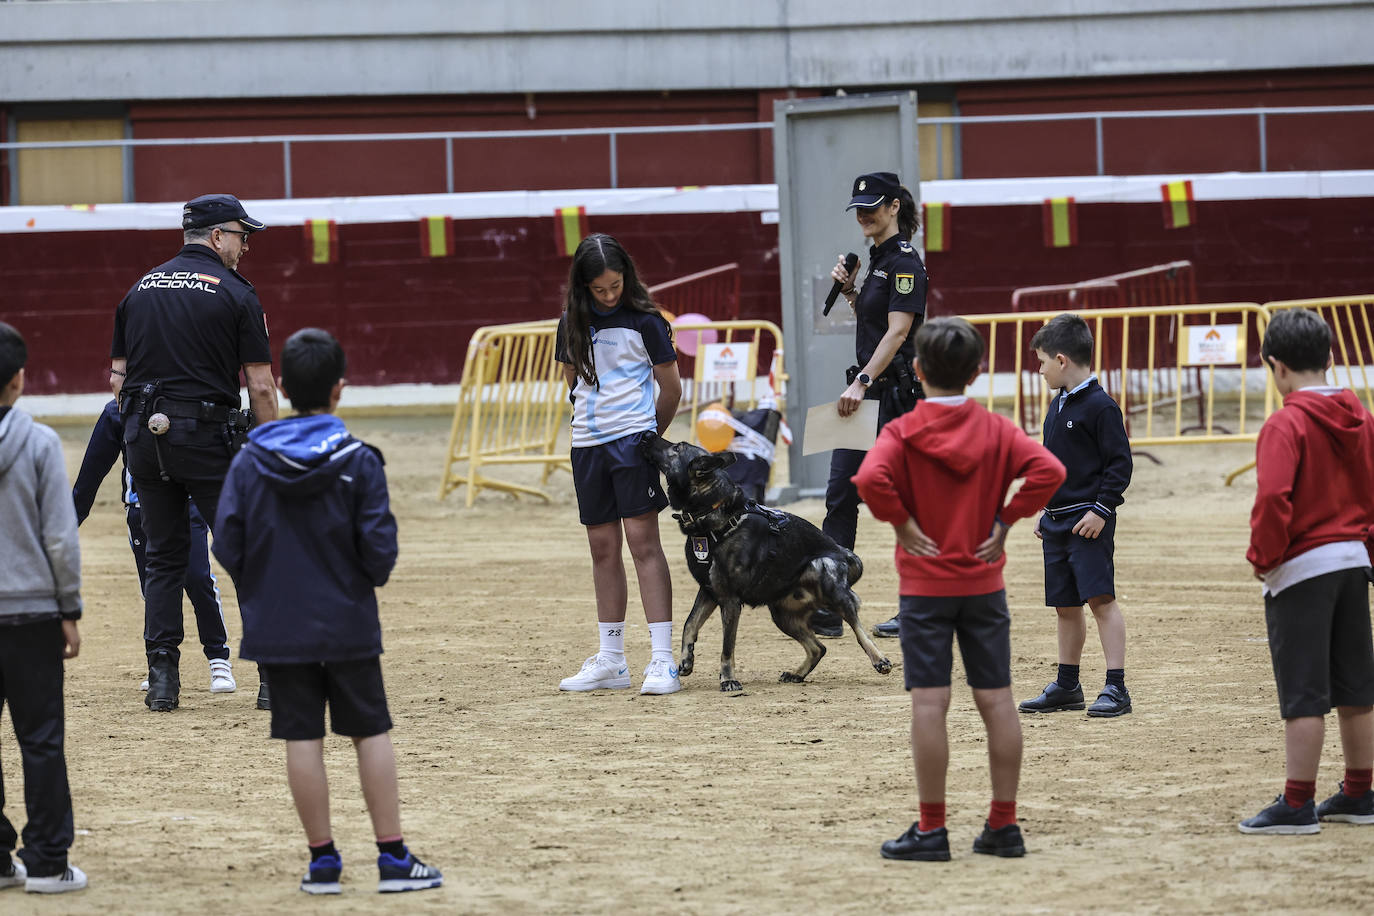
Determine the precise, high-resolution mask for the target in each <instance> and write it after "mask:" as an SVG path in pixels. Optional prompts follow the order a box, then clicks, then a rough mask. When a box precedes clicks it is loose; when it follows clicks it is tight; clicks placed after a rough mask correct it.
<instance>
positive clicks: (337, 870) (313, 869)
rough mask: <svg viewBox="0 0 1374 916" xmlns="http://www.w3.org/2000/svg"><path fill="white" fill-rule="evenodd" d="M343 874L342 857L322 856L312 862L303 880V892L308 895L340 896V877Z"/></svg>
mask: <svg viewBox="0 0 1374 916" xmlns="http://www.w3.org/2000/svg"><path fill="white" fill-rule="evenodd" d="M341 874H343V858H342V857H341V856H320V857H319V858H318V859H314V860H312V861H311V862H310V868H309V870H307V871H306V873H305V877H304V878H302V879H301V890H303V891H305V892H306V893H307V894H338V893H341V892H342V889H341V888H340V887H339V876H340V875H341Z"/></svg>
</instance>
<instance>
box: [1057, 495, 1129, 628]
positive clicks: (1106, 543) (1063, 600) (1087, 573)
mask: <svg viewBox="0 0 1374 916" xmlns="http://www.w3.org/2000/svg"><path fill="white" fill-rule="evenodd" d="M1085 512H1086V510H1085ZM1083 515H1084V512H1075V513H1072V514H1071V515H1069V516H1068V517H1067V518H1062V519H1059V520H1058V521H1056V520H1054V519H1052V518H1050V516H1049V513H1048V512H1047V513H1045V514H1044V515H1042V516H1040V534H1041V535H1043V538H1042V543H1043V546H1044V550H1045V604H1047V605H1048V606H1050V607H1079V606H1081V605H1083V604H1086V603H1087V602H1088V599H1089V598H1096V597H1097V596H1098V595H1111V596H1112V597H1116V581H1115V576H1116V566H1115V564H1114V563H1113V562H1112V554H1113V553H1115V551H1116V515H1115V514H1112V515H1111V516H1110V517H1109V518H1108V519H1107V524H1106V525H1105V526H1103V528H1102V533H1101V534H1099V535H1098V536H1097V537H1095V538H1085V537H1083V536H1082V535H1081V534H1074V533H1073V526H1074V525H1077V524H1078V523H1079V521H1080V520H1081V519H1082V518H1083Z"/></svg>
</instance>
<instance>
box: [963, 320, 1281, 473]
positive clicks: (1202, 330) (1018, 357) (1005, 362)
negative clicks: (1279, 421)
mask: <svg viewBox="0 0 1374 916" xmlns="http://www.w3.org/2000/svg"><path fill="white" fill-rule="evenodd" d="M1076 314H1078V315H1080V316H1081V317H1082V318H1083V319H1084V320H1085V321H1087V322H1088V325H1089V326H1090V327H1091V328H1092V329H1093V339H1094V345H1095V353H1094V369H1095V371H1096V373H1097V376H1098V380H1099V381H1100V382H1101V384H1102V387H1103V388H1104V389H1106V390H1107V393H1108V394H1110V395H1111V396H1112V397H1113V398H1114V399H1115V400H1116V402H1117V403H1118V404H1119V405H1120V406H1121V409H1122V413H1123V414H1124V415H1125V417H1126V424H1127V432H1128V433H1129V435H1130V437H1131V444H1132V445H1134V446H1145V445H1163V444H1171V443H1181V442H1234V441H1253V440H1254V439H1255V438H1256V437H1257V436H1258V433H1259V425H1260V423H1261V422H1262V421H1263V417H1267V416H1268V415H1269V412H1270V410H1271V409H1272V406H1273V393H1274V392H1273V387H1272V382H1271V381H1268V380H1267V379H1266V380H1265V382H1264V384H1265V396H1264V402H1263V416H1262V417H1260V418H1259V422H1256V420H1255V418H1252V417H1250V416H1248V415H1247V412H1248V411H1249V410H1250V409H1251V408H1252V407H1253V406H1254V399H1253V396H1252V395H1251V393H1250V391H1249V389H1250V387H1251V383H1252V382H1253V380H1254V373H1255V372H1256V371H1259V372H1263V370H1255V369H1252V368H1251V367H1250V366H1249V365H1248V347H1249V341H1250V340H1251V338H1252V336H1262V335H1263V333H1264V328H1265V326H1266V324H1267V316H1268V313H1267V312H1266V311H1265V310H1264V309H1263V308H1262V307H1261V306H1259V305H1258V304H1256V303H1253V302H1228V303H1216V304H1205V305H1177V306H1162V307H1157V308H1143V307H1141V308H1112V309H1089V310H1084V311H1080V312H1077V313H1076ZM966 317H967V318H968V320H969V321H970V322H971V323H972V324H974V325H975V326H978V327H984V328H986V329H987V331H986V335H987V342H988V362H987V365H988V367H989V369H988V373H987V377H986V382H984V383H980V382H975V384H974V388H973V389H971V390H970V392H969V393H970V394H971V395H973V396H975V397H982V399H983V400H984V403H985V404H986V405H987V407H988V409H990V410H998V411H1000V412H1003V413H1008V414H1009V415H1010V416H1011V417H1012V418H1013V419H1015V420H1017V421H1018V422H1019V423H1020V424H1021V426H1022V427H1023V428H1024V429H1025V430H1026V431H1027V432H1029V433H1034V432H1036V431H1037V430H1038V427H1039V418H1040V417H1043V416H1044V414H1045V411H1046V409H1047V408H1048V406H1049V397H1050V393H1049V390H1048V389H1046V388H1045V386H1044V385H1043V383H1042V381H1041V379H1040V376H1039V363H1038V361H1037V360H1036V358H1035V354H1034V352H1033V351H1032V350H1031V348H1030V340H1031V338H1032V337H1033V336H1034V334H1035V331H1037V330H1039V329H1040V327H1041V326H1042V325H1043V324H1044V323H1045V322H1046V321H1047V320H1049V319H1050V318H1052V317H1054V316H1053V314H1052V313H1046V312H1038V313H1037V312H1030V313H1027V312H1014V313H1010V314H1001V315H969V316H966ZM1190 329H1191V330H1190ZM1213 330H1215V331H1216V332H1217V333H1216V334H1214V335H1212V334H1211V332H1212V331H1213ZM1252 332H1253V333H1252ZM1197 335H1203V336H1212V337H1215V338H1216V339H1219V340H1222V341H1231V340H1233V341H1234V345H1233V347H1232V348H1231V350H1230V352H1229V354H1227V355H1221V356H1217V357H1214V358H1217V360H1218V361H1217V362H1212V363H1209V362H1189V340H1190V338H1192V337H1195V336H1197ZM1232 335H1234V337H1232ZM1219 366H1225V367H1227V368H1224V369H1219V368H1218V367H1219ZM1008 370H1010V379H1009V378H1008ZM1266 375H1267V374H1266ZM980 384H985V385H986V394H984V395H979V393H978V390H979V386H980ZM1189 402H1195V407H1196V410H1197V416H1196V418H1193V417H1192V416H1191V409H1190V416H1189V418H1188V419H1189V422H1188V423H1187V424H1185V422H1184V420H1185V417H1184V411H1183V408H1184V404H1185V403H1189Z"/></svg>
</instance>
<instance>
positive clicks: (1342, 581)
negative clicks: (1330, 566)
mask: <svg viewBox="0 0 1374 916" xmlns="http://www.w3.org/2000/svg"><path fill="white" fill-rule="evenodd" d="M1264 622H1265V623H1266V624H1268V627H1269V657H1270V658H1271V659H1272V660H1273V662H1274V681H1275V683H1276V684H1277V685H1278V688H1279V714H1280V715H1282V716H1283V718H1285V719H1293V718H1297V717H1299V716H1324V715H1326V714H1327V713H1328V712H1330V711H1331V707H1333V706H1374V641H1371V637H1370V631H1369V571H1368V569H1341V570H1337V571H1336V572H1330V573H1326V574H1325V575H1321V576H1315V577H1313V578H1311V579H1305V580H1304V581H1302V582H1298V583H1297V584H1295V585H1290V586H1289V587H1288V588H1285V589H1284V590H1283V591H1281V592H1279V593H1278V594H1277V595H1265V596H1264Z"/></svg>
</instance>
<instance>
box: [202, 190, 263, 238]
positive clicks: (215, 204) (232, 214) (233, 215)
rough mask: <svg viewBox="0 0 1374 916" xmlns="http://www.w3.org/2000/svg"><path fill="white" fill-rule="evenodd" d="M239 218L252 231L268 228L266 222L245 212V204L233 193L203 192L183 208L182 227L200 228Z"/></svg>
mask: <svg viewBox="0 0 1374 916" xmlns="http://www.w3.org/2000/svg"><path fill="white" fill-rule="evenodd" d="M234 220H238V221H239V222H241V223H243V225H245V226H247V227H248V230H249V231H250V232H257V231H258V230H259V229H266V228H267V225H266V224H265V223H260V222H258V221H257V220H255V219H252V218H250V217H249V216H248V214H247V213H246V212H244V209H243V204H241V203H239V199H238V198H237V197H235V196H234V195H232V194H202V195H201V196H199V197H197V198H195V199H194V200H189V201H187V202H186V206H185V207H183V208H182V210H181V228H183V229H200V228H203V227H205V226H218V225H220V224H221V223H230V222H233V221H234Z"/></svg>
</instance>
